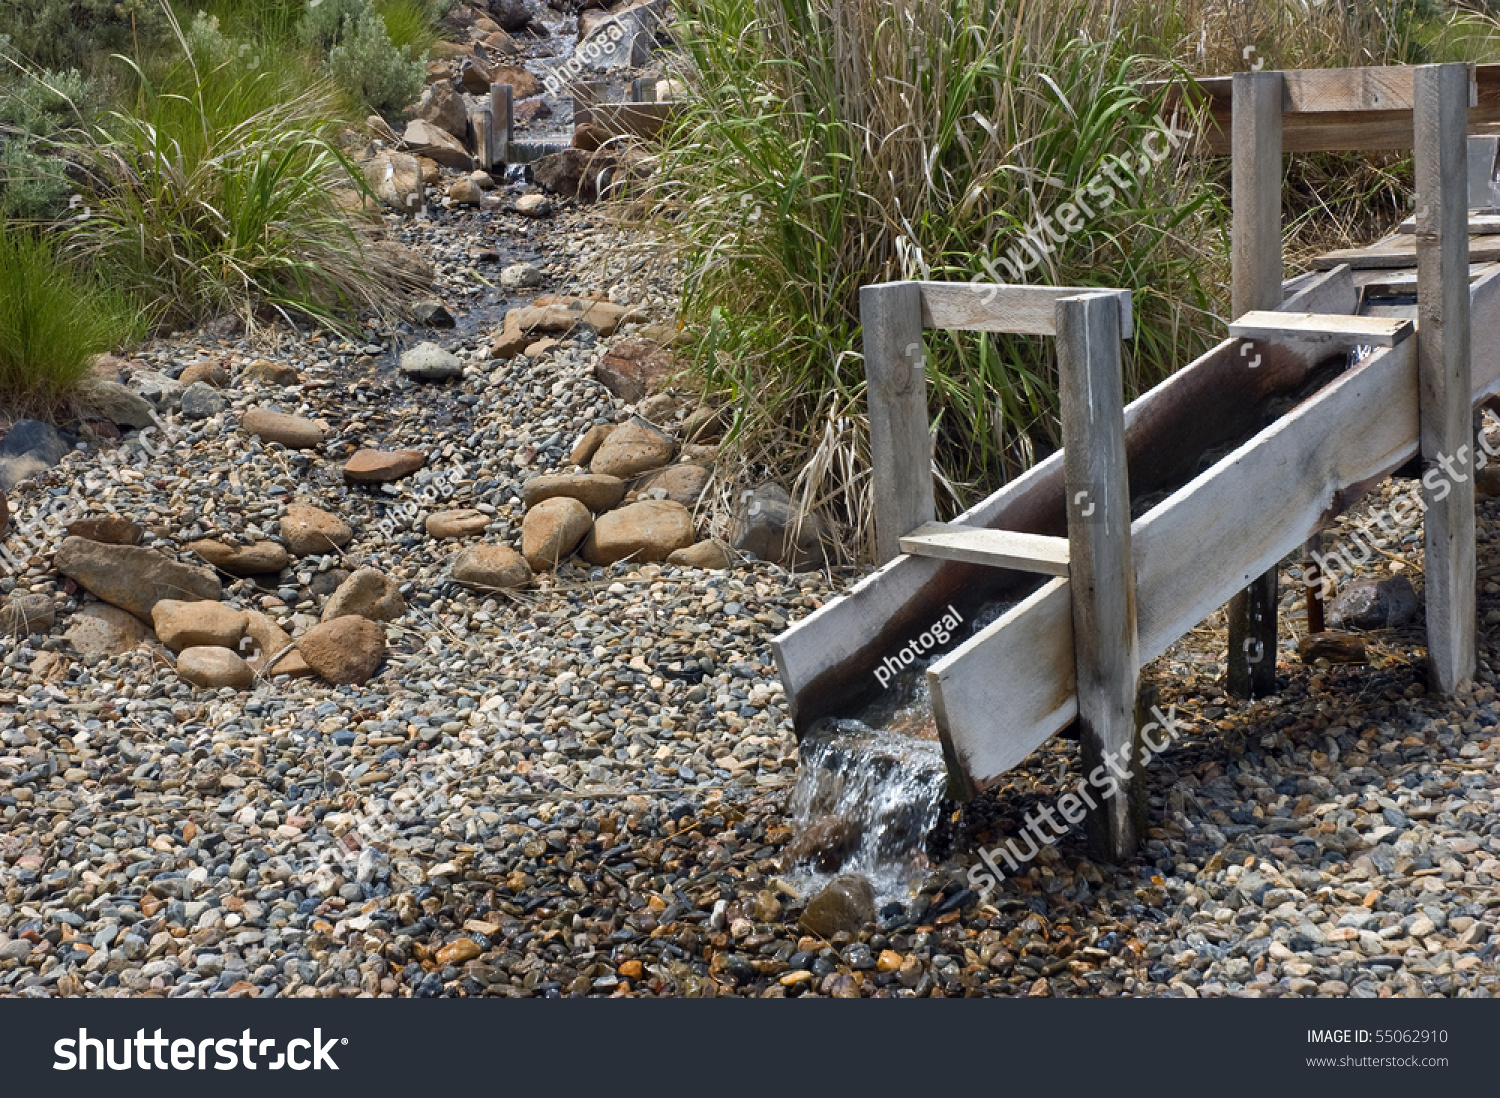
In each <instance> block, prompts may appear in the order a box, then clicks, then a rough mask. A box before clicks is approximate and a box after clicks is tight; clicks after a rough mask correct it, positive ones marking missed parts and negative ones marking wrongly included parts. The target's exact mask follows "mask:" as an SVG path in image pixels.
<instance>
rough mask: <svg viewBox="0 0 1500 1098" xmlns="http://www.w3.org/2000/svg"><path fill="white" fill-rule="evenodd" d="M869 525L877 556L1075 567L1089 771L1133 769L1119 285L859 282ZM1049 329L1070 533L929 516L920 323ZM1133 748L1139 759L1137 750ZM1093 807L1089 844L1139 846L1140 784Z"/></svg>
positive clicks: (1130, 566) (1013, 330)
mask: <svg viewBox="0 0 1500 1098" xmlns="http://www.w3.org/2000/svg"><path fill="white" fill-rule="evenodd" d="M860 317H861V321H862V324H863V329H864V353H865V373H866V378H867V386H866V393H867V399H868V405H869V410H870V452H871V463H872V465H873V467H874V469H873V481H874V488H875V530H876V537H877V540H878V542H879V547H880V552H881V554H882V556H887V555H888V556H889V557H894V556H895V555H896V554H897V553H898V552H905V553H914V554H917V555H923V556H932V557H937V558H940V559H946V560H958V561H966V562H969V563H973V564H980V565H984V566H988V567H992V568H1012V569H1019V570H1021V571H1027V572H1040V573H1045V574H1054V575H1055V574H1066V575H1068V576H1069V577H1070V578H1071V579H1072V581H1073V582H1072V584H1071V587H1070V590H1071V591H1072V593H1073V594H1072V598H1071V600H1070V605H1071V608H1072V615H1073V620H1074V631H1073V636H1074V638H1075V643H1074V649H1073V657H1074V659H1075V660H1076V671H1075V681H1076V682H1077V683H1078V690H1077V693H1078V703H1077V704H1078V719H1079V726H1080V733H1081V738H1082V740H1083V743H1084V758H1085V765H1086V769H1090V770H1091V769H1092V768H1093V767H1094V766H1096V765H1099V764H1101V763H1102V762H1103V761H1104V760H1106V759H1108V760H1112V761H1113V763H1114V764H1115V765H1118V764H1119V762H1120V761H1121V760H1123V761H1124V762H1125V763H1126V764H1127V765H1130V766H1132V767H1133V769H1132V770H1131V771H1130V772H1129V773H1130V774H1131V775H1133V774H1134V773H1135V771H1136V770H1138V769H1139V767H1138V765H1136V763H1138V761H1139V759H1140V758H1141V757H1142V756H1141V755H1140V752H1139V750H1138V749H1137V740H1136V708H1137V707H1136V691H1137V687H1138V685H1139V682H1138V675H1139V665H1138V661H1137V658H1136V622H1135V563H1134V560H1133V559H1132V557H1131V553H1130V488H1129V479H1128V475H1127V472H1126V468H1127V462H1126V457H1125V418H1124V404H1125V401H1124V382H1123V374H1122V371H1121V366H1120V343H1121V340H1122V338H1123V337H1124V334H1125V333H1126V332H1129V331H1130V325H1131V315H1130V294H1129V292H1128V291H1124V290H1077V289H1067V288H1058V287H1035V286H1006V285H992V284H979V283H973V284H968V285H965V284H962V283H960V284H958V285H953V284H946V283H938V282H892V283H885V284H883V285H877V286H865V287H863V288H862V289H861V290H860ZM934 327H937V328H954V329H962V330H968V331H983V332H1001V333H1009V334H1028V335H1052V336H1055V337H1056V339H1057V357H1058V376H1059V378H1060V392H1059V397H1060V402H1061V407H1062V435H1063V454H1064V469H1063V479H1064V482H1065V485H1066V490H1067V499H1068V500H1069V501H1070V503H1069V506H1068V510H1067V531H1068V535H1067V538H1066V540H1064V539H1062V538H1056V537H1046V536H1038V535H1035V534H1028V533H1024V532H1014V531H1005V530H989V529H976V528H974V527H969V526H946V525H943V524H938V523H934V522H932V517H933V515H934V513H935V504H934V499H933V489H932V442H931V438H930V436H929V434H928V418H927V387H926V371H925V354H924V349H923V344H922V331H923V329H924V328H934ZM1133 759H1134V760H1136V762H1135V763H1133V762H1132V760H1133ZM1121 786H1122V795H1119V796H1115V797H1108V798H1104V799H1103V802H1102V804H1101V805H1100V806H1098V807H1096V808H1094V809H1093V810H1092V811H1091V813H1090V817H1089V820H1090V823H1089V836H1090V842H1091V845H1092V846H1093V848H1094V849H1095V851H1096V853H1097V854H1098V855H1099V856H1101V857H1104V858H1108V859H1110V860H1115V861H1117V860H1119V859H1121V858H1124V857H1126V856H1127V855H1128V854H1130V853H1131V852H1132V851H1134V850H1135V848H1136V845H1137V842H1138V839H1139V836H1138V834H1137V820H1138V818H1139V814H1138V812H1137V811H1136V810H1135V807H1136V802H1137V801H1138V800H1139V792H1140V784H1139V782H1137V781H1134V780H1133V778H1130V777H1128V778H1127V779H1125V780H1123V781H1122V782H1121Z"/></svg>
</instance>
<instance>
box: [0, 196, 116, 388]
mask: <svg viewBox="0 0 1500 1098" xmlns="http://www.w3.org/2000/svg"><path fill="white" fill-rule="evenodd" d="M143 326H144V325H143V318H142V315H141V313H140V311H139V310H138V309H136V308H135V307H134V306H133V305H132V304H131V303H130V302H129V301H128V300H127V299H126V298H125V297H124V295H122V294H120V293H119V292H117V291H115V290H114V289H112V288H109V287H106V286H104V285H103V284H102V283H101V282H100V281H99V280H98V279H97V278H91V277H88V276H86V275H80V274H79V273H78V272H77V271H76V270H73V269H72V268H70V267H68V266H66V265H65V264H64V263H63V262H62V261H61V260H60V259H59V257H58V255H57V254H56V252H55V250H54V247H53V244H52V242H51V241H50V240H49V239H48V238H47V237H46V236H45V235H43V234H42V233H39V232H35V231H30V230H22V229H19V228H15V227H7V226H6V224H5V223H4V222H3V221H0V406H4V408H5V409H6V411H8V412H10V413H12V414H18V413H29V414H33V415H48V414H50V413H52V412H55V411H58V410H59V409H60V407H61V406H62V405H63V404H64V403H65V402H66V400H67V396H68V394H69V393H70V392H71V391H72V389H73V387H74V386H75V385H76V384H77V383H78V381H79V379H80V378H82V377H83V375H84V374H85V373H87V372H88V368H89V360H90V359H92V358H93V356H95V355H97V354H102V353H104V352H106V351H112V350H115V349H117V348H119V347H122V346H126V345H129V344H130V343H132V342H134V341H135V340H136V339H138V338H139V337H140V335H141V332H142V328H143Z"/></svg>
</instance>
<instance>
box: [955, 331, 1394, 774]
mask: <svg viewBox="0 0 1500 1098" xmlns="http://www.w3.org/2000/svg"><path fill="white" fill-rule="evenodd" d="M1416 346H1417V341H1416V340H1407V341H1406V342H1405V343H1403V344H1400V345H1399V346H1396V347H1383V348H1380V349H1379V350H1377V351H1376V352H1374V354H1372V355H1371V356H1370V357H1369V358H1367V359H1365V360H1364V362H1362V363H1361V364H1360V365H1359V366H1358V367H1357V368H1355V369H1352V370H1350V371H1349V372H1348V373H1346V374H1344V375H1343V376H1342V377H1340V378H1338V379H1337V380H1335V381H1334V382H1333V383H1332V384H1331V385H1330V386H1328V388H1326V389H1324V390H1323V391H1322V392H1320V393H1318V394H1317V395H1316V396H1314V397H1313V398H1311V399H1310V400H1309V401H1307V402H1306V403H1305V404H1303V405H1302V406H1300V407H1298V408H1296V409H1294V410H1293V411H1292V412H1291V413H1290V414H1288V415H1287V416H1286V417H1284V418H1282V419H1281V420H1278V421H1277V422H1276V423H1274V424H1272V425H1271V426H1270V427H1268V428H1266V430H1265V431H1263V432H1261V433H1260V434H1259V435H1257V436H1256V437H1255V438H1253V439H1251V440H1250V441H1249V442H1247V443H1246V444H1245V445H1244V446H1241V447H1240V448H1238V449H1237V450H1235V451H1234V452H1233V453H1231V454H1229V455H1228V456H1226V457H1225V458H1224V459H1223V460H1222V461H1220V462H1218V463H1217V464H1216V465H1214V466H1213V467H1212V468H1210V469H1208V470H1206V471H1205V472H1204V473H1202V474H1201V475H1199V476H1198V477H1196V478H1194V479H1193V480H1192V481H1191V482H1190V483H1188V484H1187V485H1185V486H1183V487H1182V488H1181V489H1179V490H1178V491H1177V492H1175V493H1173V494H1172V496H1170V497H1169V498H1168V499H1167V500H1166V501H1164V502H1163V503H1161V504H1159V505H1158V506H1157V507H1155V508H1153V509H1152V510H1151V511H1150V512H1149V513H1148V514H1146V515H1145V516H1143V517H1142V518H1140V519H1137V520H1136V521H1135V523H1134V524H1133V525H1132V528H1131V540H1132V551H1133V555H1134V559H1135V565H1136V599H1137V622H1138V637H1139V640H1138V644H1139V651H1138V659H1139V660H1140V662H1141V664H1142V665H1144V664H1145V663H1146V662H1147V661H1149V660H1152V659H1155V658H1156V657H1157V656H1159V655H1161V654H1162V653H1163V652H1164V651H1166V649H1167V648H1168V647H1169V646H1170V645H1171V644H1172V643H1173V642H1174V641H1176V640H1177V639H1178V638H1179V637H1181V636H1182V635H1183V634H1184V633H1186V632H1187V631H1188V630H1189V629H1191V628H1192V627H1193V626H1195V625H1196V624H1197V623H1198V622H1200V621H1202V620H1203V619H1204V618H1205V617H1207V616H1208V614H1210V613H1211V612H1212V611H1213V610H1214V609H1215V608H1217V607H1219V606H1222V605H1223V604H1224V602H1225V600H1227V599H1228V598H1229V597H1230V596H1231V595H1232V594H1233V593H1234V592H1235V591H1236V590H1238V589H1240V588H1242V587H1243V586H1244V585H1245V584H1246V583H1247V582H1248V581H1249V580H1250V579H1251V578H1253V577H1255V576H1258V575H1263V574H1265V573H1266V572H1267V571H1268V570H1269V569H1270V568H1271V567H1272V566H1273V565H1274V564H1275V563H1276V562H1277V561H1279V560H1281V559H1282V558H1283V557H1284V556H1286V555H1287V554H1288V553H1290V552H1292V551H1294V550H1295V549H1297V547H1298V546H1300V545H1301V544H1302V543H1303V542H1304V541H1305V540H1306V539H1307V537H1308V535H1309V534H1310V533H1311V532H1312V531H1314V530H1316V529H1318V528H1319V527H1320V526H1321V525H1322V523H1323V522H1324V521H1325V520H1326V519H1327V518H1328V517H1331V516H1332V515H1333V514H1336V513H1337V512H1338V511H1339V510H1341V509H1342V506H1341V505H1340V503H1339V500H1340V497H1341V494H1342V493H1343V492H1345V491H1346V490H1348V489H1350V488H1352V487H1354V486H1357V485H1361V484H1364V483H1366V482H1369V481H1372V480H1374V479H1376V478H1379V477H1382V476H1384V475H1385V474H1387V473H1389V472H1390V471H1391V470H1393V469H1395V468H1398V467H1399V466H1400V465H1402V464H1404V463H1405V462H1406V461H1408V460H1409V459H1410V458H1411V456H1412V455H1413V454H1414V453H1416V450H1417V443H1416V437H1417V410H1416V403H1417V402H1416V393H1415V387H1416ZM1289 471H1295V472H1294V474H1293V473H1289ZM1225 515H1255V516H1256V521H1255V522H1254V523H1253V524H1251V525H1248V526H1247V525H1245V524H1242V523H1238V522H1226V521H1224V516H1225ZM1185 562H1186V563H1185ZM1076 567H1077V565H1076V561H1075V563H1074V569H1075V574H1076ZM1072 582H1073V581H1072V580H1068V579H1061V578H1060V579H1056V580H1053V581H1051V582H1050V583H1048V584H1047V585H1046V586H1045V587H1044V588H1042V589H1041V590H1039V591H1037V592H1036V593H1035V594H1033V595H1032V596H1030V597H1029V598H1028V599H1026V600H1024V601H1023V602H1021V603H1018V604H1017V605H1016V606H1015V607H1013V608H1012V609H1011V610H1010V611H1009V612H1007V613H1006V614H1005V615H1003V616H1002V617H1001V618H1000V619H998V620H997V621H995V622H993V623H992V624H991V625H990V626H988V627H987V628H985V629H983V630H981V631H980V632H979V633H977V634H975V635H974V636H973V637H972V638H970V639H969V640H968V641H966V642H965V643H964V644H962V645H960V646H959V647H958V648H956V649H954V650H953V651H951V652H949V653H948V654H946V655H945V656H943V657H941V658H940V659H938V660H936V661H934V663H933V664H932V666H931V667H930V668H929V670H928V674H927V681H928V684H929V686H930V687H931V691H932V697H933V711H934V713H935V714H936V715H937V718H938V729H939V732H940V734H941V735H942V736H943V737H944V741H945V743H946V744H947V745H948V753H949V757H950V758H951V759H953V760H954V764H955V766H956V767H958V768H959V770H960V771H961V773H962V783H961V784H963V785H965V786H966V787H967V788H969V789H976V790H978V789H984V788H986V787H987V786H989V785H990V784H992V783H993V782H994V780H995V779H996V778H998V777H999V776H1000V775H1001V774H1003V773H1004V772H1005V771H1006V770H1007V769H1009V768H1010V767H1011V766H1014V765H1015V764H1016V763H1017V762H1019V761H1020V760H1021V759H1024V758H1025V757H1026V755H1028V754H1029V753H1030V752H1031V751H1032V750H1034V749H1035V748H1036V747H1037V746H1039V745H1040V744H1041V743H1042V742H1043V741H1045V740H1046V739H1047V738H1048V737H1049V736H1051V735H1053V734H1054V733H1056V732H1058V731H1061V730H1062V729H1063V728H1064V727H1065V726H1066V725H1067V724H1068V722H1069V721H1071V720H1072V719H1073V717H1074V715H1075V714H1076V713H1077V699H1076V696H1075V695H1074V689H1075V682H1076V680H1075V679H1074V677H1073V674H1072V667H1071V664H1072V649H1073V621H1072V610H1071V604H1072V598H1071V594H1070V587H1071V584H1072ZM997 668H1002V669H1004V673H1003V674H997V673H996V669H997ZM995 713H1003V714H1005V721H1004V727H1003V730H1001V731H998V732H997V730H996V728H995V725H994V718H993V715H994V714H995Z"/></svg>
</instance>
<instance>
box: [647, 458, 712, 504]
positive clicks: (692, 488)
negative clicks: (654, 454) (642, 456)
mask: <svg viewBox="0 0 1500 1098" xmlns="http://www.w3.org/2000/svg"><path fill="white" fill-rule="evenodd" d="M710 476H711V474H710V473H709V471H708V469H706V468H705V467H704V466H702V465H668V466H667V467H666V468H665V469H660V470H658V471H657V472H654V473H650V474H648V475H647V476H645V477H643V478H642V479H641V482H640V483H639V484H638V485H636V489H635V490H636V494H637V495H638V496H639V497H640V498H641V499H669V500H671V501H672V502H673V503H680V504H682V505H683V506H684V507H696V506H697V505H698V500H699V499H700V498H701V497H702V495H703V489H705V488H707V487H708V481H709V477H710Z"/></svg>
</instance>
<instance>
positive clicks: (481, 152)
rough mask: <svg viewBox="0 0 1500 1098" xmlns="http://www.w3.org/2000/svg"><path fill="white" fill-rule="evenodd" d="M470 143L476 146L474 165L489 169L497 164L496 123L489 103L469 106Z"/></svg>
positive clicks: (480, 168) (481, 169)
mask: <svg viewBox="0 0 1500 1098" xmlns="http://www.w3.org/2000/svg"><path fill="white" fill-rule="evenodd" d="M469 143H470V144H471V145H472V146H473V147H474V166H475V167H477V168H478V169H479V170H480V171H485V172H487V171H489V170H490V169H491V168H493V167H494V166H495V125H494V115H493V113H492V112H491V110H490V107H489V104H484V105H483V106H478V107H470V108H469Z"/></svg>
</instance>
